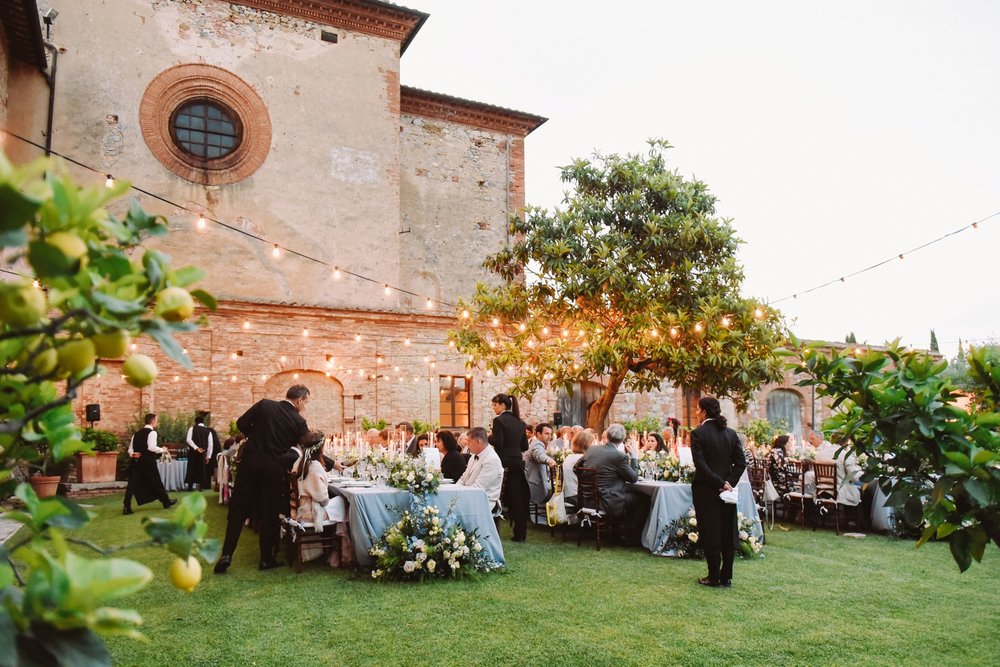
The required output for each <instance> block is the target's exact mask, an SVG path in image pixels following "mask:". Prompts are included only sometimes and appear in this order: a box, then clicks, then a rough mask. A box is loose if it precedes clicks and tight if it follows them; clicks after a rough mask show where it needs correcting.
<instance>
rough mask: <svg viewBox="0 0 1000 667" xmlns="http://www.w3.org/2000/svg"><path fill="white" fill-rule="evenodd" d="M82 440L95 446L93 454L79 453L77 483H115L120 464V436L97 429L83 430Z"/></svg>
mask: <svg viewBox="0 0 1000 667" xmlns="http://www.w3.org/2000/svg"><path fill="white" fill-rule="evenodd" d="M81 439H82V440H83V441H84V442H89V443H92V444H93V448H92V450H91V451H92V452H93V454H87V453H83V452H77V454H76V481H77V482H80V483H90V482H113V481H115V476H116V468H117V463H118V449H119V446H120V442H119V440H118V436H117V435H115V434H114V433H112V432H111V431H104V430H101V429H97V428H85V429H83V435H82V437H81Z"/></svg>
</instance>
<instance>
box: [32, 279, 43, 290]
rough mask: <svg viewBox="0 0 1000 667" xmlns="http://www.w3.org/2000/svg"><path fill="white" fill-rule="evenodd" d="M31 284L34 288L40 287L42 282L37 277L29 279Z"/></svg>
mask: <svg viewBox="0 0 1000 667" xmlns="http://www.w3.org/2000/svg"><path fill="white" fill-rule="evenodd" d="M31 286H32V287H34V288H35V289H42V283H41V281H39V280H37V279H35V280H32V281H31Z"/></svg>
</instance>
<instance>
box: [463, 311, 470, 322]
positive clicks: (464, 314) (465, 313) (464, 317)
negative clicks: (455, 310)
mask: <svg viewBox="0 0 1000 667" xmlns="http://www.w3.org/2000/svg"><path fill="white" fill-rule="evenodd" d="M462 319H463V320H467V319H469V311H468V309H465V310H463V311H462Z"/></svg>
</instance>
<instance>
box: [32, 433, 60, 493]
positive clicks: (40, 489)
mask: <svg viewBox="0 0 1000 667" xmlns="http://www.w3.org/2000/svg"><path fill="white" fill-rule="evenodd" d="M34 444H35V451H36V452H37V454H38V456H37V458H35V459H34V461H29V462H28V465H29V468H34V469H35V471H34V472H32V473H31V475H30V476H29V477H28V483H29V484H31V486H32V488H34V490H35V494H36V495H37V496H38V497H39V498H51V497H52V496H54V495H56V492H57V491H58V490H59V482H61V481H62V476H63V475H64V474H65V473H66V470H67V468H68V459H62V460H59V461H57V460H56V458H55V456H54V454H53V452H52V449H51V448H50V447H49V443H48V441H47V440H39V441H38V442H36V443H34Z"/></svg>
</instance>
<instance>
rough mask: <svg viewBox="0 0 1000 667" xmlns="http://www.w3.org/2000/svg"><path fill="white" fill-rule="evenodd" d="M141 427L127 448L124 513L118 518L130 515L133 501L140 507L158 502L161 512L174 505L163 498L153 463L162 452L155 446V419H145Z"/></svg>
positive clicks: (163, 494)
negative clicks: (161, 506)
mask: <svg viewBox="0 0 1000 667" xmlns="http://www.w3.org/2000/svg"><path fill="white" fill-rule="evenodd" d="M143 424H145V425H144V426H143V427H142V428H141V429H139V430H138V431H136V432H135V435H133V436H132V442H131V443H130V444H129V447H128V454H129V457H130V461H129V467H128V484H127V485H126V487H125V509H124V510H122V514H131V513H132V498H133V497H135V501H136V502H137V503H139V504H140V505H145V504H146V503H148V502H151V501H153V500H159V501H160V502H161V503H163V507H164V509H166V508H168V507H171V506H172V505H173V504H174V503H176V502H177V501H176V500H171V499H170V497H169V496H168V495H167V490H166V489H165V488H163V480H162V479H160V471H159V470H158V469H157V467H156V461H157V460H158V459H159V458H160V455H161V454H162V453H163V448H162V447H160V446H159V445H157V444H156V415H154V414H153V413H149V414H148V415H146V416H145V418H144V419H143Z"/></svg>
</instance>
